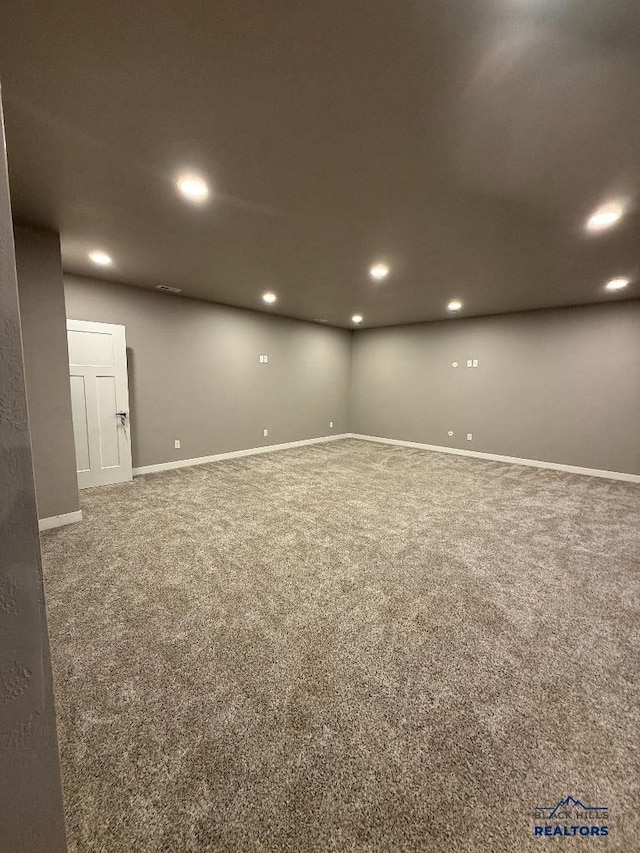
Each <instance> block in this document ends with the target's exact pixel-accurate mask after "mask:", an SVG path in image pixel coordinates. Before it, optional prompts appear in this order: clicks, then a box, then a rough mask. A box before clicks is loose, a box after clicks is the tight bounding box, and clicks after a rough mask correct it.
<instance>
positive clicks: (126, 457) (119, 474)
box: [67, 319, 133, 489]
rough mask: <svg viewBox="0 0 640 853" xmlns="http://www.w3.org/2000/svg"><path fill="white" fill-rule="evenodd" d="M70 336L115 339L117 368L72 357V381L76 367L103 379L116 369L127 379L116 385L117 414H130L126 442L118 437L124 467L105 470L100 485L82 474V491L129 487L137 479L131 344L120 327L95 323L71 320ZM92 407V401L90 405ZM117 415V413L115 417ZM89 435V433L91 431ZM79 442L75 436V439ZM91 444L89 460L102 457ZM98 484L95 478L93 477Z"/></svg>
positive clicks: (80, 479)
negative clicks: (129, 364) (119, 485)
mask: <svg viewBox="0 0 640 853" xmlns="http://www.w3.org/2000/svg"><path fill="white" fill-rule="evenodd" d="M67 332H97V333H101V334H105V333H107V332H108V333H109V334H110V335H112V337H113V344H114V346H113V365H104V364H96V365H92V364H86V363H79V362H73V361H71V354H70V353H69V377H70V378H71V375H72V373H73V367H74V366H77V367H82V368H84V369H85V370H86V369H87V368H88V369H89V370H94V371H95V375H96V376H99V375H100V371H101V370H103V369H104V368H105V367H113V371H114V373H115V374H116V376H118V375H120V376H122V377H123V379H124V381H123V382H118V381H117V380H116V383H115V392H116V411H117V412H126V413H127V416H126V426H125V427H124V429H126V438H124V439H123V438H121V437H120V435H119V437H118V447H119V452H120V454H121V457H120V458H121V465H120V466H119V468H117V469H116V468H105V469H103V472H104V474H103V476H98V478H97V479H98V482H91V483H87V482H83V480H86V479H87V478H86V477H84V478H83V477H82V474H83V473H84V472H78V488H79V489H86V488H93V487H94V486H100V485H113V484H115V483H128V482H130V481H131V480H132V479H133V462H132V457H131V410H130V408H129V375H128V370H127V341H126V333H125V327H124V326H122V325H120V324H118V323H99V322H96V321H93V320H71V319H67ZM87 403H88V401H87ZM115 416H116V412H114V417H115ZM87 433H88V430H87ZM74 441H75V435H74ZM88 441H89V458H90V460H92V458H95V454H96V453H99V448H98V447H97V446H96V444H95V441H94V442H93V443H92V437H91V436H90V435H89V434H88ZM93 479H94V480H95V476H94V477H93Z"/></svg>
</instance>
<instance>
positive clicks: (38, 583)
mask: <svg viewBox="0 0 640 853" xmlns="http://www.w3.org/2000/svg"><path fill="white" fill-rule="evenodd" d="M66 849H67V847H66V840H65V828H64V816H63V809H62V789H61V782H60V765H59V761H58V744H57V738H56V720H55V711H54V704H53V686H52V680H51V660H50V655H49V640H48V635H47V622H46V613H45V606H44V594H43V586H42V567H41V562H40V540H39V537H38V518H37V513H36V497H35V487H34V481H33V468H32V463H31V443H30V440H29V423H28V419H27V406H26V398H25V386H24V368H23V359H22V344H21V335H20V315H19V310H18V289H17V282H16V269H15V256H14V246H13V230H12V223H11V210H10V206H9V187H8V181H7V158H6V149H5V141H4V125H3V122H2V110H1V104H0V853H61V851H65V850H66Z"/></svg>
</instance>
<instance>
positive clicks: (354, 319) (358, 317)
mask: <svg viewBox="0 0 640 853" xmlns="http://www.w3.org/2000/svg"><path fill="white" fill-rule="evenodd" d="M351 322H352V323H362V314H354V315H353V317H352V318H351Z"/></svg>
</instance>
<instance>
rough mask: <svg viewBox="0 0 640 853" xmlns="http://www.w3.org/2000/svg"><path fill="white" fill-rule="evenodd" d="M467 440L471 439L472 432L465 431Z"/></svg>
mask: <svg viewBox="0 0 640 853" xmlns="http://www.w3.org/2000/svg"><path fill="white" fill-rule="evenodd" d="M467 441H473V433H472V432H468V433H467Z"/></svg>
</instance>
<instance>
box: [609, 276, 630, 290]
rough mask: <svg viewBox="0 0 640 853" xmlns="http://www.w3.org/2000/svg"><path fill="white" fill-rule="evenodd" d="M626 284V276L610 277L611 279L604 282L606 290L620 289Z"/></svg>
mask: <svg viewBox="0 0 640 853" xmlns="http://www.w3.org/2000/svg"><path fill="white" fill-rule="evenodd" d="M628 284H629V279H628V278H612V279H611V281H608V282H607V283H606V284H605V287H606V288H607V290H622V288H623V287H626V286H627V285H628Z"/></svg>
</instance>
